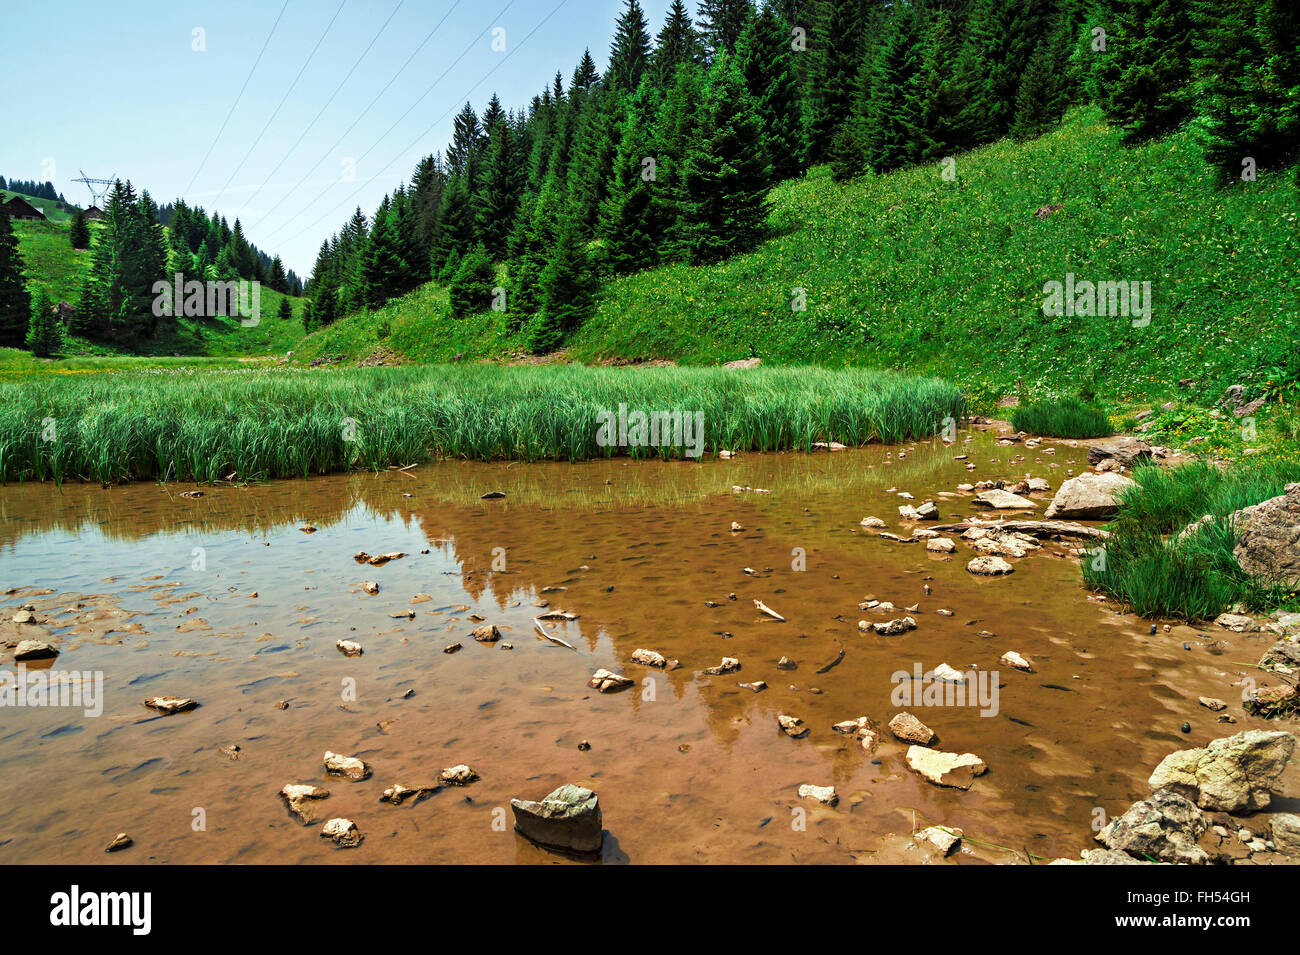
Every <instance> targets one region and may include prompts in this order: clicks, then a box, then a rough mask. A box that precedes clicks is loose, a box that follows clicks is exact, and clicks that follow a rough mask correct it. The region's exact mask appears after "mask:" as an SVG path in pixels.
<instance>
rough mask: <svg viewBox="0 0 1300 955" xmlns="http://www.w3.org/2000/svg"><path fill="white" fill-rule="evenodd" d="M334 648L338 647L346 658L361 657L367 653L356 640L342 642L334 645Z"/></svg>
mask: <svg viewBox="0 0 1300 955" xmlns="http://www.w3.org/2000/svg"><path fill="white" fill-rule="evenodd" d="M334 646H336V647H338V650H339V653H341V654H343V655H344V656H346V657H359V656H361V654H362V653H364V652H365V651H364V650H363V649H362V647H361V644H359V643H357V642H356V641H355V640H340V641H339V642H338V643H336V644H334Z"/></svg>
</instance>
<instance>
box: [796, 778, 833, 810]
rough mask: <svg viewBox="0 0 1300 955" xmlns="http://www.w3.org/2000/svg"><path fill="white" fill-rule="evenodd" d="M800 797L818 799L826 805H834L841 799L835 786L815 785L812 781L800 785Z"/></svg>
mask: <svg viewBox="0 0 1300 955" xmlns="http://www.w3.org/2000/svg"><path fill="white" fill-rule="evenodd" d="M799 798H800V799H816V800H817V801H818V802H819V803H821V804H823V805H825V806H834V805H836V804H837V803H838V802H839V801H840V797H839V796H838V795H836V793H835V787H834V786H814V785H812V784H811V783H804V784H802V785H801V786H800V787H799Z"/></svg>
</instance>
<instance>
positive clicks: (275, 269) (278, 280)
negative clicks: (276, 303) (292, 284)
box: [266, 255, 289, 293]
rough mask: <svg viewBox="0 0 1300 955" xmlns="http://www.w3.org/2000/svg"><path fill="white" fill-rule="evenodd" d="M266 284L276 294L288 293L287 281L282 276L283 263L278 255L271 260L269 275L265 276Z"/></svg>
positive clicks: (284, 276)
mask: <svg viewBox="0 0 1300 955" xmlns="http://www.w3.org/2000/svg"><path fill="white" fill-rule="evenodd" d="M266 284H267V285H268V286H269V287H270V288H272V289H274V290H275V291H277V292H281V293H287V292H288V291H289V279H288V277H287V276H286V275H285V274H284V262H282V261H281V260H280V257H279V256H278V255H277V256H276V257H275V258H274V259H272V260H271V273H270V275H268V276H267V279H266Z"/></svg>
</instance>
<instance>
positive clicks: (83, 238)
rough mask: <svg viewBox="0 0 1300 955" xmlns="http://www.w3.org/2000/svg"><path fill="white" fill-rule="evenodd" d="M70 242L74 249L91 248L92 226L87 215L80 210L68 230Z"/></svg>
mask: <svg viewBox="0 0 1300 955" xmlns="http://www.w3.org/2000/svg"><path fill="white" fill-rule="evenodd" d="M68 240H69V241H70V242H71V243H72V247H73V248H74V249H88V248H90V226H89V225H88V224H87V222H86V214H85V213H84V212H82V211H81V210H80V209H78V210H77V214H76V215H74V216H73V217H72V225H71V227H70V228H69V229H68Z"/></svg>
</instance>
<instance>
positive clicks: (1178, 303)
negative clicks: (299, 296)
mask: <svg viewBox="0 0 1300 955" xmlns="http://www.w3.org/2000/svg"><path fill="white" fill-rule="evenodd" d="M1119 138H1120V137H1119V134H1118V133H1117V132H1116V131H1114V130H1112V129H1110V128H1109V127H1108V126H1106V125H1105V124H1104V123H1103V122H1102V120H1101V116H1100V113H1099V112H1098V111H1097V110H1095V109H1093V108H1085V109H1079V110H1076V111H1074V112H1073V113H1071V114H1070V116H1069V117H1068V118H1067V120H1066V122H1065V123H1064V124H1063V125H1062V127H1061V128H1060V129H1058V130H1057V131H1055V132H1053V133H1051V134H1049V135H1047V136H1044V137H1043V138H1041V139H1038V140H1035V141H1033V142H1029V143H1015V142H1011V141H1004V142H1000V143H996V144H994V145H992V146H989V147H987V148H984V149H980V150H977V151H975V152H972V153H969V154H966V155H963V156H960V157H958V159H957V163H956V170H957V180H956V181H955V182H947V181H945V180H944V179H943V178H942V176H941V175H940V168H939V167H937V166H926V167H921V168H915V169H909V170H904V171H902V172H898V173H895V174H892V175H888V176H880V177H869V178H866V179H864V180H860V181H857V182H853V183H847V184H842V185H841V184H837V183H834V182H832V181H831V179H830V177H829V174H828V170H826V169H824V168H823V169H816V170H813V171H812V173H810V175H809V176H808V177H807V178H806V179H803V180H799V181H792V182H788V183H785V184H783V185H781V186H780V187H778V188H777V189H776V190H775V191H774V194H773V203H772V206H773V211H772V216H771V224H772V227H773V235H772V237H771V238H769V239H768V241H766V242H765V243H764V244H762V245H761V246H760V247H759V248H757V249H756V250H755V251H754V252H752V253H750V254H748V255H743V256H738V257H735V258H733V259H730V260H728V261H725V262H722V263H720V264H717V265H713V266H708V267H692V266H688V265H671V266H665V267H663V268H658V269H653V270H649V271H646V272H643V273H640V274H637V275H634V276H630V277H627V278H623V279H619V280H616V281H613V282H611V283H609V284H608V285H607V286H606V288H605V290H604V293H603V296H602V302H601V305H600V307H599V309H598V311H597V313H596V314H595V316H594V317H593V318H592V319H591V320H589V321H588V322H587V323H586V325H584V326H583V328H582V329H581V330H580V331H579V332H578V333H577V335H576V336H575V337H574V338H573V340H572V341H571V342H570V343H569V347H568V357H570V358H572V359H577V360H583V361H599V360H608V359H638V358H639V359H652V358H666V359H673V360H676V361H679V362H683V363H715V362H721V361H728V360H731V359H736V358H746V357H750V356H754V355H757V356H760V357H762V358H763V359H764V360H765V361H767V362H769V363H772V362H775V363H782V364H790V363H807V362H816V363H826V364H832V365H835V364H845V363H852V364H867V365H876V366H887V367H901V368H908V369H913V370H919V371H927V372H935V373H939V374H943V375H945V376H947V377H951V378H953V379H955V380H956V381H958V382H959V383H960V384H962V385H963V386H964V387H965V388H966V389H967V390H968V391H969V392H970V393H971V394H972V395H974V396H975V397H976V398H977V399H978V398H980V397H981V396H983V397H989V396H997V395H1002V394H1007V393H1020V394H1022V396H1023V397H1026V398H1030V397H1034V396H1036V395H1038V394H1043V393H1051V392H1057V393H1060V392H1062V391H1066V390H1070V391H1073V390H1076V389H1079V390H1082V391H1083V393H1084V394H1085V396H1087V395H1090V394H1091V393H1093V392H1096V393H1097V394H1099V395H1103V396H1106V397H1108V398H1111V399H1114V400H1118V401H1125V400H1133V399H1137V398H1140V397H1152V396H1159V395H1161V394H1164V393H1166V392H1168V391H1170V390H1172V389H1173V387H1174V385H1173V383H1174V382H1176V381H1177V380H1178V379H1180V378H1188V377H1192V378H1196V379H1198V380H1200V381H1201V382H1202V384H1203V386H1204V387H1205V388H1206V389H1207V391H1208V390H1210V389H1213V388H1219V387H1220V386H1221V385H1226V384H1228V383H1230V382H1232V381H1246V382H1247V383H1250V382H1251V381H1252V376H1254V379H1255V380H1257V381H1262V380H1263V379H1264V378H1267V377H1268V376H1269V375H1270V374H1275V373H1276V371H1277V366H1278V365H1279V364H1284V363H1285V357H1284V356H1286V355H1288V354H1289V353H1290V352H1291V351H1293V350H1294V347H1295V329H1294V322H1295V317H1294V309H1295V302H1296V300H1297V296H1298V293H1300V287H1298V286H1300V278H1298V276H1300V230H1297V228H1296V225H1297V222H1296V219H1297V215H1300V189H1297V186H1296V184H1295V183H1294V181H1292V180H1290V179H1289V178H1288V180H1287V181H1285V182H1280V181H1276V180H1274V181H1260V182H1257V183H1253V184H1249V185H1247V184H1241V185H1239V186H1237V187H1235V188H1231V189H1224V190H1216V189H1215V188H1213V187H1212V186H1211V185H1210V184H1209V182H1208V179H1207V174H1206V171H1205V166H1204V163H1203V161H1202V158H1201V153H1200V151H1199V149H1198V148H1197V147H1196V145H1195V144H1194V143H1193V141H1192V138H1191V135H1190V133H1186V132H1183V133H1178V134H1176V135H1174V136H1171V137H1169V138H1168V139H1165V140H1162V141H1159V142H1155V143H1152V144H1149V145H1146V146H1142V147H1139V148H1135V149H1128V148H1124V147H1121V146H1120V144H1119ZM1048 204H1053V205H1055V204H1059V205H1062V206H1063V207H1064V208H1062V209H1061V210H1060V211H1057V212H1055V213H1054V214H1052V215H1050V216H1048V217H1047V218H1044V219H1039V218H1036V217H1035V216H1034V213H1035V210H1037V209H1038V208H1039V207H1041V206H1044V205H1048ZM1067 272H1073V273H1074V274H1075V276H1076V278H1077V279H1078V280H1084V279H1087V280H1089V281H1110V280H1123V281H1129V282H1144V281H1149V282H1151V300H1152V314H1151V322H1150V324H1149V325H1148V326H1146V327H1142V328H1134V327H1132V325H1131V320H1129V319H1125V318H1096V317H1082V316H1073V317H1061V318H1048V317H1045V316H1044V314H1043V311H1042V305H1043V286H1044V283H1045V282H1048V281H1050V280H1056V281H1060V282H1064V281H1065V277H1066V273H1067ZM796 288H802V289H804V290H805V294H806V310H805V311H795V310H793V309H792V308H791V301H792V297H793V296H794V294H795V293H794V291H793V290H794V289H796ZM444 303H445V296H444V294H443V293H442V292H441V291H440V290H437V289H433V288H432V287H429V286H426V287H425V288H423V289H420V290H418V291H416V292H414V293H412V294H411V295H409V296H407V297H406V298H404V299H401V300H399V301H397V302H394V303H390V304H389V305H388V306H387V307H385V308H384V309H382V310H380V311H378V312H376V313H374V314H366V315H357V316H352V317H349V318H347V319H345V320H344V321H342V322H339V323H337V324H336V325H335V326H334V327H331V328H329V329H326V330H324V331H322V332H319V333H317V334H315V335H313V336H311V337H310V338H308V339H306V340H305V341H303V342H302V343H301V345H300V353H301V354H303V355H306V356H315V355H320V354H333V353H345V354H348V355H352V356H356V357H362V356H364V355H365V354H367V353H368V352H369V351H370V350H372V349H373V348H375V347H376V346H377V345H378V344H380V343H381V342H383V343H385V344H387V345H388V346H389V347H391V348H393V349H395V350H397V351H399V352H402V353H404V354H406V355H407V356H408V357H411V358H413V359H417V360H442V359H447V358H449V357H451V356H453V355H455V354H458V353H459V354H462V355H464V356H465V357H467V358H475V357H489V356H504V355H508V354H511V353H516V352H520V351H522V350H523V343H522V341H520V340H518V339H517V338H513V337H511V336H509V335H507V334H506V331H505V324H504V319H503V318H502V317H501V316H499V315H494V314H488V315H481V316H476V317H473V318H470V319H466V320H461V321H456V320H452V319H450V318H448V317H446V315H445V307H444ZM385 331H386V332H387V337H386V338H383V337H381V336H382V335H383V333H384V332H385ZM1018 382H1023V385H1022V386H1021V385H1018V384H1017V383H1018Z"/></svg>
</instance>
